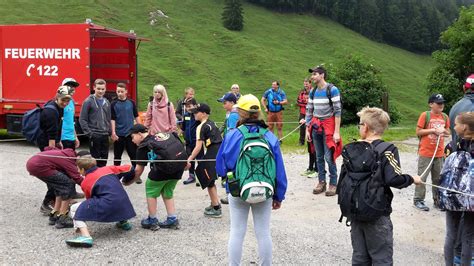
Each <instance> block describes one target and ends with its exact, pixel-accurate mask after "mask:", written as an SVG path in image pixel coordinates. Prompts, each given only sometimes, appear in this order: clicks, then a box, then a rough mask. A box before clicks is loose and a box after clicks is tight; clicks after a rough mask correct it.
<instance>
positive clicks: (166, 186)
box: [145, 178, 178, 199]
mask: <svg viewBox="0 0 474 266" xmlns="http://www.w3.org/2000/svg"><path fill="white" fill-rule="evenodd" d="M177 183H178V180H176V179H173V180H165V181H153V180H150V179H149V178H148V179H147V180H146V182H145V190H146V197H147V198H158V197H159V196H160V195H162V196H163V198H165V199H172V198H173V192H174V189H175V188H176V184H177Z"/></svg>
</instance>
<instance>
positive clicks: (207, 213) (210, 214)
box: [204, 208, 222, 218]
mask: <svg viewBox="0 0 474 266" xmlns="http://www.w3.org/2000/svg"><path fill="white" fill-rule="evenodd" d="M204 215H205V216H208V217H212V218H221V217H222V208H220V209H218V210H215V209H214V208H211V209H210V210H204Z"/></svg>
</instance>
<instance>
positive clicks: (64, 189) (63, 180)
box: [40, 171, 76, 200]
mask: <svg viewBox="0 0 474 266" xmlns="http://www.w3.org/2000/svg"><path fill="white" fill-rule="evenodd" d="M40 179H41V180H43V181H44V182H45V183H46V186H48V190H52V191H54V195H56V197H61V199H62V200H68V199H71V198H72V196H73V195H75V194H76V187H75V186H76V183H74V181H73V180H72V179H71V178H69V177H68V176H67V175H65V174H63V173H61V172H59V171H58V172H56V173H55V174H54V175H52V176H47V177H42V178H40Z"/></svg>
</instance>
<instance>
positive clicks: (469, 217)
mask: <svg viewBox="0 0 474 266" xmlns="http://www.w3.org/2000/svg"><path fill="white" fill-rule="evenodd" d="M458 237H459V238H460V239H458V240H459V242H460V243H461V246H462V247H461V265H467V266H469V265H471V259H472V252H473V250H472V243H473V242H474V213H472V212H457V211H446V239H445V242H444V260H445V264H446V265H453V259H454V255H455V254H454V249H455V244H456V243H457V242H458V241H456V239H457V238H458Z"/></svg>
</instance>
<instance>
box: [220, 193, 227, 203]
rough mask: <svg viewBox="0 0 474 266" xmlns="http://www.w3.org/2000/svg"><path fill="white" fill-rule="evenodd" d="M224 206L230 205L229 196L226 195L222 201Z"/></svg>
mask: <svg viewBox="0 0 474 266" xmlns="http://www.w3.org/2000/svg"><path fill="white" fill-rule="evenodd" d="M221 203H222V204H229V195H227V194H226V195H225V197H224V198H222V199H221Z"/></svg>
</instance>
